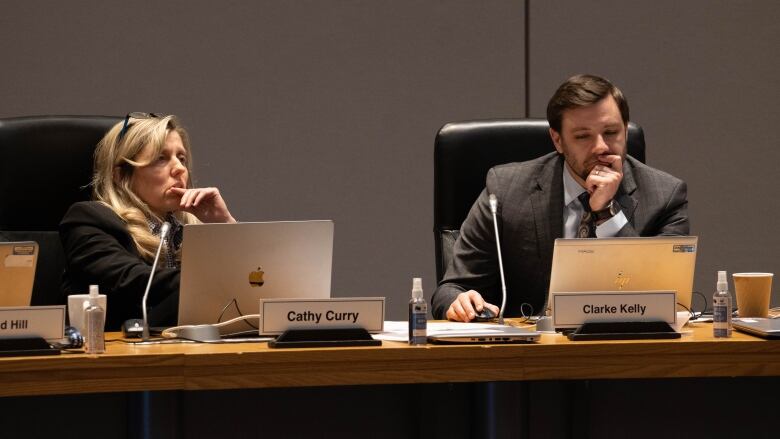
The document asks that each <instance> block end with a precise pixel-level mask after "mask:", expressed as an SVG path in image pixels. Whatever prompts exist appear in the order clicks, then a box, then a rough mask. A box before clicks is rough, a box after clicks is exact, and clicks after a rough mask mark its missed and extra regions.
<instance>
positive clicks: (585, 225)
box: [577, 191, 596, 238]
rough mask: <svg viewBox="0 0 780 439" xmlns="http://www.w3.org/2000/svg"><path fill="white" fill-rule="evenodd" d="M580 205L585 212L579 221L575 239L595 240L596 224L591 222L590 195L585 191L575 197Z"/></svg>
mask: <svg viewBox="0 0 780 439" xmlns="http://www.w3.org/2000/svg"><path fill="white" fill-rule="evenodd" d="M577 199H578V200H580V203H581V204H582V208H583V209H584V210H585V212H584V213H583V214H582V219H580V225H579V227H577V238H595V237H596V222H595V221H593V215H592V214H591V211H590V194H589V193H588V191H585V192H583V193H581V194H580V196H579V197H577Z"/></svg>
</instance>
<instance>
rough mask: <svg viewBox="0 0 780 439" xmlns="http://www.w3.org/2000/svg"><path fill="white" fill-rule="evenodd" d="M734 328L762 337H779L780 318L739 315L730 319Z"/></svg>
mask: <svg viewBox="0 0 780 439" xmlns="http://www.w3.org/2000/svg"><path fill="white" fill-rule="evenodd" d="M731 323H732V324H733V325H734V329H738V330H740V331H742V332H747V333H748V334H752V335H755V336H758V337H762V338H770V339H778V338H780V319H770V318H766V317H740V318H736V319H732V321H731Z"/></svg>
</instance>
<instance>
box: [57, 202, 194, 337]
mask: <svg viewBox="0 0 780 439" xmlns="http://www.w3.org/2000/svg"><path fill="white" fill-rule="evenodd" d="M60 239H61V240H62V247H63V249H64V250H65V258H66V260H67V265H66V269H65V273H64V275H63V279H62V289H63V292H64V293H65V294H66V295H69V294H85V293H87V292H88V290H89V285H90V284H97V285H99V286H100V292H101V293H102V294H106V296H107V300H108V302H107V308H108V310H107V312H106V330H108V331H117V330H119V329H120V327H121V324H122V322H124V321H125V320H127V319H130V318H141V317H142V315H143V314H142V312H141V299H142V297H143V294H144V290H145V289H146V283H147V282H148V281H149V274H150V273H151V271H152V266H151V263H148V262H146V261H145V260H144V259H142V258H141V257H140V255H139V254H138V252H137V251H136V249H135V245H134V244H133V240H132V238H131V237H130V234H129V232H128V230H127V225H126V224H125V222H124V220H122V218H120V217H119V216H118V215H117V214H115V213H114V211H113V210H111V209H110V208H109V207H107V206H106V205H104V204H102V203H99V202H96V201H83V202H79V203H76V204H74V205H72V206H71V207H70V209H69V210H68V212H67V213H66V214H65V217H64V218H63V219H62V222H61V223H60ZM179 274H180V270H179V269H174V268H164V267H160V265H159V264H158V265H157V271H156V272H155V274H154V279H153V281H152V287H151V290H150V291H149V297H148V299H147V306H148V309H147V312H148V317H149V324H150V325H153V326H171V325H175V324H176V319H177V314H178V308H179Z"/></svg>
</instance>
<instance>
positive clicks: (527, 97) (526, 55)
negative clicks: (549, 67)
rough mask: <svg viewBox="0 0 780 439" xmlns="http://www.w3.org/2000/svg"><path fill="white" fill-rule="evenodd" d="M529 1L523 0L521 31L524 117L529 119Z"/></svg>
mask: <svg viewBox="0 0 780 439" xmlns="http://www.w3.org/2000/svg"><path fill="white" fill-rule="evenodd" d="M530 3H531V0H525V2H524V6H525V14H524V17H523V19H524V20H525V26H524V27H525V29H523V32H525V38H524V39H523V40H524V51H525V53H524V54H523V55H524V56H525V63H524V64H525V117H531V66H530V60H531V56H530V48H531V44H530V43H529V41H530V39H531V29H530V27H531V26H530V25H531V19H530V18H529V12H530V10H531V6H530Z"/></svg>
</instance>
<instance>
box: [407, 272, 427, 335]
mask: <svg viewBox="0 0 780 439" xmlns="http://www.w3.org/2000/svg"><path fill="white" fill-rule="evenodd" d="M427 314H428V304H427V303H426V302H425V299H424V298H423V290H422V278H419V277H415V278H414V279H413V280H412V300H410V301H409V344H412V345H423V344H426V343H427V342H428V330H427V327H428V317H427Z"/></svg>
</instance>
